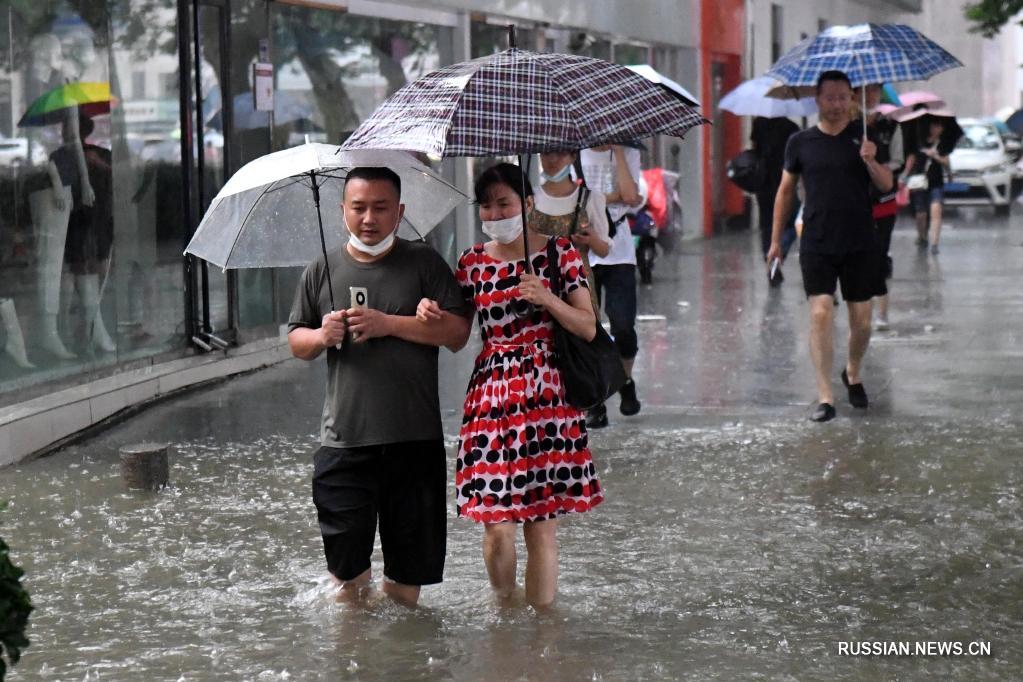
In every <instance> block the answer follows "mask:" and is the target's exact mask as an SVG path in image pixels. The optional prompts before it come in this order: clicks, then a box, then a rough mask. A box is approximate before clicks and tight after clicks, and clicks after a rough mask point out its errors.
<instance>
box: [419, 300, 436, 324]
mask: <svg viewBox="0 0 1023 682" xmlns="http://www.w3.org/2000/svg"><path fill="white" fill-rule="evenodd" d="M441 312H442V311H441V309H440V306H439V305H438V304H437V301H434V300H432V299H429V298H424V299H423V300H421V301H420V302H419V305H418V306H416V319H417V320H419V321H420V322H429V321H430V320H439V319H441V317H442V316H441Z"/></svg>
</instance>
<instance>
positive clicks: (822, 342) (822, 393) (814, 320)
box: [810, 294, 835, 405]
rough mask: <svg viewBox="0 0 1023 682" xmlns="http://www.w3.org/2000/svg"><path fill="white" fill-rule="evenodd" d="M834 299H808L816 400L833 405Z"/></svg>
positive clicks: (815, 297)
mask: <svg viewBox="0 0 1023 682" xmlns="http://www.w3.org/2000/svg"><path fill="white" fill-rule="evenodd" d="M834 307H835V297H834V296H829V295H828V294H820V295H817V296H811V297H810V358H811V360H813V369H814V372H815V373H816V376H817V399H818V400H819V401H820V402H822V403H828V404H829V405H834V404H835V396H834V394H833V393H832V391H831V363H832V358H833V356H834V353H835V349H834V322H835V312H834Z"/></svg>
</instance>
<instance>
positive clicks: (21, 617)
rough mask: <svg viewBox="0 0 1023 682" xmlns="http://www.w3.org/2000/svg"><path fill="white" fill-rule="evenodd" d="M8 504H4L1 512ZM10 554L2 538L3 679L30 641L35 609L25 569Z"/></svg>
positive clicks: (0, 628)
mask: <svg viewBox="0 0 1023 682" xmlns="http://www.w3.org/2000/svg"><path fill="white" fill-rule="evenodd" d="M6 506H7V504H6V503H0V511H2V510H3V509H4V508H5V507H6ZM8 554H9V549H8V547H7V543H6V542H4V540H3V538H0V680H2V679H3V678H4V675H5V674H6V673H7V666H8V662H9V665H12V666H13V665H15V664H16V663H17V662H18V659H20V658H21V650H22V649H24V648H25V647H27V646H28V644H29V642H28V638H27V637H25V628H26V626H27V625H28V614H30V613H31V612H32V603H31V602H30V601H29V598H28V592H26V591H25V588H23V587H22V586H21V576H23V575H24V574H25V572H24V571H22V570H21V569H20V568H18V567H17V566H15V565H14V564H12V563H11V559H10V557H9V555H8ZM5 657H6V659H7V660H6V661H5V660H4V658H5Z"/></svg>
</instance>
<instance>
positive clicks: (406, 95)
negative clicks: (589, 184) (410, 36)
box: [341, 29, 709, 272]
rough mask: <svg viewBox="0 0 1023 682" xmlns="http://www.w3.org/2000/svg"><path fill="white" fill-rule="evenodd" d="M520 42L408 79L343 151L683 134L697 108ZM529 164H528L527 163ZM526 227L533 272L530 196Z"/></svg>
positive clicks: (595, 63)
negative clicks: (530, 49) (527, 48)
mask: <svg viewBox="0 0 1023 682" xmlns="http://www.w3.org/2000/svg"><path fill="white" fill-rule="evenodd" d="M509 42H510V44H511V45H512V47H511V48H510V49H508V50H505V51H504V52H499V53H497V54H494V55H490V56H488V57H481V58H479V59H473V60H472V61H468V62H460V63H458V64H452V65H451V66H447V67H444V68H443V69H438V70H437V71H434V72H432V73H428V74H427V75H425V76H423V77H422V78H419V79H417V80H415V81H413V82H412V83H409V84H408V85H406V86H404V87H403V88H401V89H400V90H398V91H397V92H396V93H394V94H393V95H392V96H391V97H390V98H389V99H388V100H387V101H386V102H384V103H383V104H381V105H380V106H379V107H378V108H377V109H376V111H374V112H373V113H372V114H371V115H370V117H369V118H367V119H366V120H365V121H363V123H362V125H360V126H359V127H358V128H357V129H356V130H355V132H354V133H352V135H351V137H349V138H348V139H347V140H346V141H345V143H344V144H343V145H341V148H342V149H346V150H350V149H403V150H410V151H419V152H425V153H427V154H433V155H438V156H505V155H511V154H538V153H542V152H551V151H562V150H565V149H587V148H589V147H596V146H599V145H604V144H613V143H618V144H625V143H628V142H630V141H632V140H635V139H636V138H640V137H648V136H650V135H655V134H665V135H675V136H677V137H682V136H684V135H685V134H686V132H687V131H688V130H689V129H690V128H692V127H694V126H698V125H700V124H702V123H708V122H709V121H707V120H706V119H705V118H703V117H702V116H701V115H700V114H699V112H697V111H696V110H695V109H694V108H693V107H691V106H689V105H688V104H686V103H685V102H683V101H682V100H681V99H680V98H679V97H677V96H676V95H674V94H672V93H669V92H668V91H667V90H666V89H665V88H663V87H661V86H660V85H658V84H656V83H653V82H652V81H650V80H648V79H646V78H644V77H643V76H641V75H639V74H638V73H635V72H634V71H631V70H630V69H629V68H628V67H625V66H619V65H618V64H612V63H610V62H606V61H604V60H602V59H593V58H592V57H581V56H578V55H568V54H540V53H536V52H528V51H525V50H519V49H517V48H516V47H514V44H515V36H514V30H513V29H510V34H509ZM519 165H520V166H521V165H522V164H521V163H520V164H519ZM522 226H523V227H522V233H523V238H524V239H523V241H524V242H525V243H524V246H525V251H526V259H525V261H526V263H525V266H526V271H527V272H530V271H531V268H530V263H529V256H528V254H529V244H528V237H527V236H526V235H527V230H526V212H525V200H523V210H522Z"/></svg>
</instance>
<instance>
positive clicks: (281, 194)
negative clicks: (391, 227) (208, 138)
mask: <svg viewBox="0 0 1023 682" xmlns="http://www.w3.org/2000/svg"><path fill="white" fill-rule="evenodd" d="M357 166H382V167H387V168H390V169H391V170H393V171H394V172H395V173H397V174H398V176H399V177H400V178H401V199H402V203H404V204H405V215H404V217H403V218H402V223H401V225H400V226H399V233H398V234H399V235H400V236H406V237H410V236H413V237H414V236H422V235H425V234H426V233H427V232H429V231H430V230H431V229H433V227H434V226H435V225H436V224H437V223H438V222H440V221H441V220H442V219H443V218H444V216H446V215H447V214H448V213H449V212H450V211H451V209H453V208H454V207H455V206H456V205H457V204H458V203H460V202H461V201H463V200H464V199H465V198H466V197H465V195H464V194H462V193H461V192H460V191H458V190H457V189H455V188H454V187H452V186H451V185H450V184H449V183H448V182H447V181H446V180H444V178H442V177H440V176H439V175H437V174H436V173H435V172H434V171H432V170H430V169H429V168H428V167H427V166H425V165H423V164H421V163H419V162H418V161H417V160H416V159H415V158H413V157H412V156H410V155H409V154H406V153H402V152H372V151H348V152H340V151H339V150H338V148H337V147H336V146H334V145H327V144H316V143H311V144H304V145H301V146H298V147H292V148H291V149H285V150H283V151H279V152H274V153H272V154H267V155H266V156H262V157H260V158H258V159H256V160H255V161H251V162H249V163H247V164H245V165H244V166H242V167H241V168H240V169H239V170H238V172H237V173H235V174H234V175H233V176H231V179H230V180H228V181H227V184H225V185H224V187H223V189H221V190H220V192H219V193H218V194H217V196H216V197H215V198H214V199H213V202H212V203H211V204H210V207H209V209H208V210H207V211H206V215H205V216H204V217H203V219H202V222H201V223H199V227H198V228H197V229H196V231H195V235H194V236H193V237H192V240H191V242H189V244H188V248H186V249H185V253H190V254H192V255H194V256H198V257H200V258H203V259H204V260H207V261H209V262H210V263H213V264H214V265H218V266H220V267H222V268H225V269H226V268H260V267H287V266H298V265H308V264H309V263H310V262H311V261H312V260H313V259H315V258H316V257H317V256H318V255H319V254H320V253H321V252H322V251H325V250H331V249H339V248H341V247H342V246H343V245H344V243H345V242H346V241H347V231H346V230H345V228H344V223H343V221H342V216H341V211H340V210H339V206H340V205H341V193H342V189H343V185H344V179H345V178H346V177H347V175H348V171H349V170H351V169H352V168H355V167H357ZM314 183H315V187H316V188H317V190H318V193H319V194H322V201H323V203H324V204H325V205H326V206H327V207H328V209H327V211H326V212H325V215H320V211H319V203H318V202H319V199H318V198H317V200H316V201H315V202H314V191H313V187H314ZM321 218H325V220H323V221H322V228H321V227H320V220H321ZM320 229H322V231H323V243H322V244H321V241H320Z"/></svg>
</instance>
